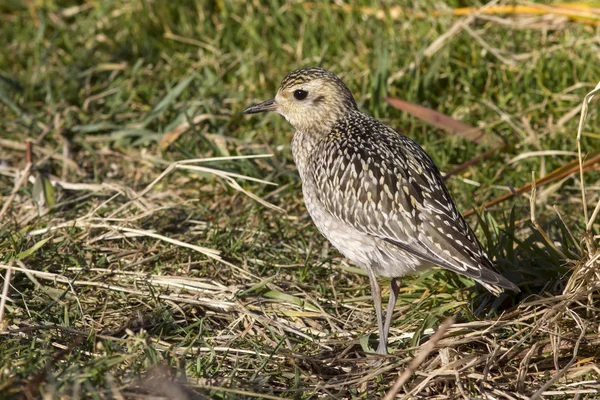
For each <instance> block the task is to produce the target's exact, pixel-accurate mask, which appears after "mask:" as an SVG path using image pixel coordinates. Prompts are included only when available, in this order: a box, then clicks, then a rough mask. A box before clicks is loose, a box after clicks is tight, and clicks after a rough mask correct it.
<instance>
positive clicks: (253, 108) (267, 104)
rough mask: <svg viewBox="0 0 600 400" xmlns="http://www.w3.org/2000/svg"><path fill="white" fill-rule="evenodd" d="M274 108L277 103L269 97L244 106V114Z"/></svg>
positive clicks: (273, 109)
mask: <svg viewBox="0 0 600 400" xmlns="http://www.w3.org/2000/svg"><path fill="white" fill-rule="evenodd" d="M276 109H277V103H275V99H271V100H267V101H263V102H262V103H258V104H255V105H253V106H250V107H248V108H246V109H245V110H244V114H256V113H260V112H265V111H275V110H276Z"/></svg>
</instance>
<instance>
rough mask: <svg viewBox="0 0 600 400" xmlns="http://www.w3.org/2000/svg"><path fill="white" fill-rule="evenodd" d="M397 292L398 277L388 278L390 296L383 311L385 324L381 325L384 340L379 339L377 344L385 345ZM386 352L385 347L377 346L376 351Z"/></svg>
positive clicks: (398, 287)
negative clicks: (384, 311)
mask: <svg viewBox="0 0 600 400" xmlns="http://www.w3.org/2000/svg"><path fill="white" fill-rule="evenodd" d="M398 292H400V278H392V279H390V298H389V300H388V307H387V311H386V313H385V324H384V325H383V336H384V337H385V342H384V341H381V342H380V343H379V346H382V344H383V343H385V344H386V345H387V338H388V334H389V332H390V325H391V324H392V314H394V307H396V300H397V299H398ZM382 351H383V353H382ZM386 352H387V348H383V349H380V348H379V347H378V348H377V353H379V354H386Z"/></svg>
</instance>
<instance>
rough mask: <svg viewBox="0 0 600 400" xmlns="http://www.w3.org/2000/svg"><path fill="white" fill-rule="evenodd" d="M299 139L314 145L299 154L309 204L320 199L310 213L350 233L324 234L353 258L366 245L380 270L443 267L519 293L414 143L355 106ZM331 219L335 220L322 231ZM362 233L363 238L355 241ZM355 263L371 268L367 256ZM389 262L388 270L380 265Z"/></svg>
mask: <svg viewBox="0 0 600 400" xmlns="http://www.w3.org/2000/svg"><path fill="white" fill-rule="evenodd" d="M294 142H295V146H294V147H295V148H297V149H306V148H308V149H310V150H309V151H306V153H305V154H303V155H302V157H297V154H295V158H296V162H297V163H298V164H299V168H300V169H301V176H302V177H303V184H304V185H308V186H307V187H306V188H305V191H304V193H305V198H306V200H307V204H308V203H310V202H313V203H318V204H312V206H311V204H309V211H311V210H312V211H313V212H311V215H312V216H313V219H315V222H316V223H317V225H318V226H319V225H321V226H319V228H320V229H321V230H322V231H324V230H325V229H329V230H331V229H334V230H335V229H340V228H345V229H346V230H347V232H346V234H345V235H342V236H340V237H339V238H337V237H332V236H331V235H332V234H335V232H333V233H332V232H323V233H324V234H325V235H326V236H327V237H328V238H329V239H330V240H331V241H332V242H333V243H334V245H336V247H338V248H339V249H340V250H341V251H342V253H344V254H346V255H348V256H349V258H351V259H352V255H353V254H355V253H356V251H358V249H352V248H349V247H357V246H361V245H363V243H364V247H365V249H366V250H365V251H364V252H363V253H364V254H362V253H361V254H362V256H364V257H371V258H372V260H371V261H372V263H373V264H377V263H378V264H379V265H376V266H374V268H379V271H378V272H379V273H380V274H382V275H387V276H398V275H404V274H405V273H408V272H411V271H413V270H415V271H416V270H419V269H421V268H427V267H430V266H432V265H439V266H442V267H445V268H448V269H450V270H453V271H456V272H458V273H461V274H463V275H466V276H469V277H471V278H473V279H475V280H477V281H479V282H480V283H482V284H483V285H484V286H485V287H486V288H488V290H490V291H492V292H493V293H496V294H497V293H499V292H501V291H502V289H501V288H509V289H512V290H517V291H518V289H517V288H516V286H515V285H513V284H512V283H511V282H510V281H508V280H506V279H505V278H503V277H502V276H500V275H498V274H497V273H496V272H494V266H493V264H492V263H491V261H490V260H489V259H488V257H487V255H486V254H485V251H484V250H483V248H482V247H481V244H480V243H479V241H478V240H477V238H476V237H475V235H474V234H473V232H472V231H471V229H470V228H469V226H468V224H467V223H466V221H465V220H464V219H463V217H462V216H461V214H460V213H459V212H458V209H457V208H456V205H455V204H454V202H453V201H452V198H451V197H450V195H449V193H448V190H447V189H446V187H445V185H444V183H443V180H442V177H441V175H440V173H439V171H438V169H437V168H436V167H435V165H434V163H433V161H432V160H431V158H430V157H429V156H428V155H427V153H425V151H424V150H423V149H422V148H421V147H420V146H419V145H418V144H417V143H416V142H414V141H413V140H411V139H409V138H407V137H406V136H404V135H401V134H400V133H398V132H396V131H394V130H392V129H391V128H389V127H387V126H386V125H384V124H382V123H381V122H379V121H378V120H376V119H374V118H372V117H370V116H367V115H365V114H362V113H361V112H359V111H358V110H356V111H353V112H350V113H348V114H347V116H346V117H345V118H342V119H340V120H339V121H338V122H337V123H336V124H335V125H334V126H333V128H332V129H331V131H330V132H329V133H328V134H326V135H311V134H310V133H309V132H304V133H303V132H297V133H296V136H295V138H294ZM302 142H310V143H302ZM299 158H302V160H299ZM301 164H302V165H301ZM306 189H307V190H306ZM307 191H308V193H307ZM307 196H308V197H307ZM315 210H317V211H315ZM315 213H319V214H320V215H318V216H315V215H313V214H315ZM328 218H329V219H330V221H325V219H328ZM317 219H321V220H323V221H324V222H323V221H322V222H321V224H319V221H317ZM325 222H326V223H327V224H329V225H327V227H326V228H325V229H323V227H322V226H323V224H324V223H325ZM361 235H362V236H361ZM357 236H360V238H358V239H360V240H358V241H352V240H350V239H351V238H356V237H357ZM403 260H405V261H403ZM353 261H356V262H359V264H362V266H364V267H368V266H367V265H364V264H365V262H364V260H356V259H355V260H353ZM402 262H407V263H408V264H407V265H406V266H405V268H400V269H397V268H396V269H395V266H394V265H393V264H394V263H402ZM385 263H389V264H390V265H389V268H386V266H385V265H381V264H385ZM386 271H388V272H389V273H386ZM394 271H396V272H394Z"/></svg>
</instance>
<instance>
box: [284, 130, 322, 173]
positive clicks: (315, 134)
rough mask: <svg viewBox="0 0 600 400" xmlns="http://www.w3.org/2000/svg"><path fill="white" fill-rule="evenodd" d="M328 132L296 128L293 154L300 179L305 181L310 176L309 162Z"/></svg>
mask: <svg viewBox="0 0 600 400" xmlns="http://www.w3.org/2000/svg"><path fill="white" fill-rule="evenodd" d="M325 136H326V133H323V132H319V131H318V130H300V129H299V130H296V132H295V133H294V138H293V139H292V155H293V156H294V162H295V163H296V167H297V168H298V172H299V173H300V179H301V180H302V181H304V179H305V178H307V177H308V174H307V171H308V164H309V161H310V158H311V156H312V154H313V153H314V151H315V149H316V146H317V144H318V143H319V141H320V140H323V138H325Z"/></svg>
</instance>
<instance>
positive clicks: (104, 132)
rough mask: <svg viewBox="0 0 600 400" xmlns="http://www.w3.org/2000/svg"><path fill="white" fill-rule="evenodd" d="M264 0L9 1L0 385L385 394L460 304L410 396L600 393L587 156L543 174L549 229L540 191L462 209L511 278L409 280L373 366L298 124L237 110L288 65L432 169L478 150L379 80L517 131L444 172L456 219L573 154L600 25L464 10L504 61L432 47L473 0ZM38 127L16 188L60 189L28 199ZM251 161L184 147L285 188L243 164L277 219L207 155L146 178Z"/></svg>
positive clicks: (267, 93) (594, 197) (125, 393)
mask: <svg viewBox="0 0 600 400" xmlns="http://www.w3.org/2000/svg"><path fill="white" fill-rule="evenodd" d="M265 3H266V2H258V1H252V2H243V1H217V2H204V1H200V0H197V1H191V0H190V1H183V2H166V1H160V0H159V1H119V0H111V1H105V2H81V3H80V2H74V1H52V0H48V1H44V2H28V3H27V2H17V1H10V0H9V1H8V2H3V3H2V4H1V5H0V37H2V38H3V44H4V47H3V51H2V52H0V209H1V207H2V206H4V205H5V204H7V205H9V208H8V209H7V211H6V213H5V214H4V215H3V216H1V217H0V270H1V272H0V274H1V275H2V276H3V277H4V279H3V280H1V282H2V285H0V287H2V286H3V285H4V282H5V280H6V277H7V271H8V269H9V266H10V269H11V276H10V286H9V287H8V300H7V302H6V305H5V308H4V316H3V319H2V322H0V398H15V397H16V396H18V395H20V394H21V393H26V394H25V396H28V395H29V396H30V397H31V398H40V397H44V396H46V398H59V397H61V398H99V399H100V398H134V397H135V398H139V397H144V396H164V397H165V398H176V399H183V398H223V399H233V398H279V397H294V398H299V399H308V398H323V397H329V398H340V399H341V398H375V397H381V396H383V395H384V394H385V393H386V391H387V390H389V388H390V387H391V386H392V385H393V383H394V381H395V380H396V378H397V376H398V374H399V373H401V372H402V371H404V370H405V369H406V367H407V365H408V364H409V362H410V360H411V359H412V358H413V357H414V356H415V354H416V353H418V346H419V345H421V344H423V343H427V340H428V338H429V337H430V335H431V329H432V328H433V329H435V328H436V327H437V326H438V325H440V324H441V323H442V322H443V321H444V320H445V319H446V318H447V317H449V316H457V320H456V324H455V325H454V326H453V327H452V328H451V329H450V330H449V331H448V332H447V336H446V337H445V338H444V339H442V341H440V342H439V343H438V349H440V350H439V351H438V350H435V351H434V352H433V353H431V355H430V356H429V357H428V358H427V359H426V361H425V362H424V363H423V364H422V365H421V366H420V367H419V369H418V372H417V373H416V374H414V375H413V376H412V377H411V379H410V380H409V382H408V383H407V384H406V386H405V387H404V388H403V389H402V390H401V391H400V393H409V392H410V393H412V396H415V397H416V398H425V397H426V396H430V398H470V397H477V396H479V397H480V398H484V397H483V396H486V395H488V396H495V398H527V397H528V396H532V395H533V394H534V393H535V392H536V391H538V390H541V389H543V391H545V392H546V393H545V396H548V397H547V398H550V396H552V398H573V396H574V395H575V394H574V392H572V391H580V396H581V397H579V398H595V396H597V393H596V392H593V391H594V390H600V389H598V387H599V386H598V380H600V377H599V376H598V372H597V367H596V366H597V362H598V359H599V357H600V354H598V350H597V348H598V335H597V330H596V328H595V327H597V318H598V316H599V315H598V313H597V311H596V310H597V308H598V305H599V304H600V298H599V296H598V285H599V282H600V280H598V278H597V277H596V275H597V273H596V272H595V270H596V269H597V268H598V260H597V259H594V257H597V256H598V250H597V246H598V236H597V235H598V229H597V224H596V225H595V226H594V229H595V230H593V231H592V232H591V235H592V237H590V238H588V241H587V242H586V241H585V240H584V239H585V229H584V226H585V221H584V217H583V212H582V200H581V193H580V184H581V182H580V178H579V175H578V174H574V175H571V176H569V177H568V178H567V179H564V180H561V181H559V182H558V183H554V184H550V185H546V186H544V187H538V190H537V203H536V207H535V214H536V219H537V223H538V224H539V227H540V229H537V228H536V227H535V225H534V224H533V223H532V221H531V220H530V204H529V195H530V193H529V192H527V193H526V194H524V195H521V196H517V197H515V198H513V199H511V200H508V201H505V202H502V203H500V204H499V205H497V206H495V207H492V208H490V209H488V210H485V211H481V212H480V213H479V215H478V217H477V216H473V217H470V218H469V223H470V224H471V226H472V227H473V228H476V231H477V234H478V235H479V237H480V238H481V239H482V243H484V245H485V246H486V248H487V249H488V251H489V253H490V255H491V256H493V257H494V258H495V259H496V262H497V264H498V266H499V268H500V269H501V270H502V272H503V274H504V275H505V276H506V277H507V278H509V279H511V280H512V281H514V282H517V283H519V286H520V287H521V289H522V293H521V294H520V295H518V296H513V295H508V296H504V297H501V298H499V299H497V300H496V299H495V298H493V297H492V296H491V295H489V294H487V293H485V292H484V291H483V290H480V289H477V290H469V288H471V287H473V282H472V281H471V280H469V279H466V278H463V277H460V276H457V275H456V274H453V273H451V272H447V271H443V270H432V271H428V272H426V273H424V274H423V275H421V276H417V277H408V278H406V279H405V280H404V282H403V287H402V289H401V298H400V299H399V301H398V304H397V308H396V315H395V318H394V322H393V327H392V332H391V336H392V343H391V349H392V354H394V357H390V358H389V359H386V360H385V361H384V362H383V363H382V364H377V365H376V364H374V363H373V360H374V359H375V357H374V356H369V355H368V354H366V353H365V349H368V347H369V346H371V348H372V347H373V345H374V344H375V342H374V340H375V339H376V338H375V337H373V338H371V339H372V341H371V342H369V339H370V336H369V335H370V334H371V333H373V332H375V331H376V323H375V317H374V312H373V309H372V300H371V298H370V290H369V283H368V279H367V278H366V277H365V276H364V274H361V273H357V272H358V271H357V270H356V269H353V268H352V267H353V266H352V265H349V264H348V263H347V261H346V260H344V259H343V258H342V257H341V256H340V255H339V253H337V251H335V250H334V249H332V248H331V247H330V245H329V244H328V243H327V242H326V241H325V240H324V239H323V237H322V236H321V235H320V234H319V233H318V232H317V230H316V228H315V227H314V225H313V223H312V221H311V220H310V218H309V217H308V214H307V213H306V209H305V207H304V204H303V202H302V200H301V186H300V182H299V177H298V175H297V172H296V170H295V166H294V164H293V160H292V157H291V151H290V140H291V137H292V134H293V130H292V128H291V127H290V126H289V125H288V124H287V122H286V121H285V120H284V119H283V118H281V117H279V116H276V115H265V116H260V117H253V118H249V117H247V116H244V115H243V114H242V113H241V111H242V110H243V109H244V108H245V107H246V106H248V105H250V104H253V103H255V102H256V101H258V100H266V99H268V98H271V97H272V96H273V95H274V93H275V92H276V90H277V87H278V85H279V82H280V80H281V79H282V78H283V76H284V75H285V74H286V73H287V72H289V71H291V70H293V69H296V68H299V67H301V66H305V65H321V66H323V67H325V68H328V69H330V70H332V71H333V72H335V73H336V74H337V75H338V76H340V77H341V78H342V79H343V80H344V81H345V82H346V84H347V85H348V86H349V87H350V89H351V90H352V91H353V93H354V94H355V96H356V98H357V101H358V103H359V106H360V108H361V109H362V110H364V111H365V112H368V113H370V114H372V115H375V116H377V117H378V118H380V119H382V120H384V121H385V122H387V123H388V124H390V125H391V126H393V127H395V128H397V129H398V130H400V131H402V132H403V133H405V134H406V135H408V136H410V137H412V138H414V139H415V140H417V141H418V142H419V143H421V144H422V146H423V147H424V148H425V149H426V150H427V151H428V152H429V153H430V154H431V156H432V157H433V159H434V160H435V161H436V163H437V165H438V166H439V168H440V169H441V170H442V171H449V170H451V169H453V168H454V167H456V166H457V165H459V164H462V163H463V162H466V161H468V160H470V159H472V158H474V157H476V156H477V155H479V154H481V153H483V152H484V151H485V150H488V148H487V147H485V146H480V145H477V144H474V143H471V142H468V141H465V140H463V139H460V138H457V137H453V136H451V135H448V134H446V133H444V132H442V131H440V130H439V129H434V128H432V127H431V126H430V125H427V124H425V123H423V122H421V121H419V120H417V119H415V118H413V117H411V116H409V115H407V114H405V113H402V112H400V111H398V110H395V109H393V108H392V107H390V106H388V105H387V103H385V101H384V97H385V96H390V97H397V98H401V99H404V100H407V101H410V102H414V103H417V104H421V105H424V106H427V107H430V108H432V109H435V110H437V111H440V112H442V113H445V114H448V115H450V116H452V117H454V118H456V119H460V120H462V121H464V122H466V123H468V124H471V125H473V126H476V127H480V128H482V129H484V130H486V131H487V132H495V133H497V134H499V135H500V136H501V137H502V138H503V139H504V140H505V141H506V143H507V144H509V145H510V146H508V147H507V149H505V150H504V151H502V152H496V153H494V154H493V155H492V156H491V157H489V158H487V159H485V160H484V161H481V162H478V163H476V164H475V165H473V166H471V167H469V168H467V169H466V170H464V171H462V172H461V173H460V174H458V175H456V176H453V177H451V178H450V179H448V180H447V184H448V187H449V190H450V192H451V193H452V195H453V197H454V199H455V201H456V203H457V204H458V205H459V208H460V209H461V210H465V211H466V210H468V209H471V208H473V207H478V206H479V205H481V204H484V203H485V202H487V201H490V200H493V199H495V198H497V197H499V196H500V195H503V194H505V193H507V192H510V191H511V190H514V189H513V188H518V187H521V186H523V185H525V184H527V183H529V182H531V177H532V171H534V172H535V177H536V178H540V177H541V176H543V175H545V174H547V173H549V172H551V171H552V170H554V169H556V168H559V167H561V166H563V165H565V164H566V163H568V162H570V161H573V160H576V157H575V156H573V155H552V154H551V155H546V156H539V155H535V154H534V155H530V156H529V157H525V158H522V159H520V160H517V161H516V162H514V163H509V161H510V160H511V159H513V158H514V157H516V156H518V155H523V154H525V155H527V154H528V153H530V152H536V151H542V150H545V151H571V152H576V151H577V142H576V133H577V126H578V125H577V124H578V121H579V115H578V114H569V112H571V111H572V110H573V109H575V108H576V107H580V105H581V103H582V101H583V97H584V96H585V95H586V94H587V93H588V92H590V91H591V90H592V89H593V88H594V86H595V85H596V84H597V82H598V81H599V80H600V59H599V58H598V54H600V39H598V38H599V37H600V28H598V27H594V26H591V25H585V24H583V23H580V22H570V21H567V20H565V19H562V18H553V17H551V16H542V17H530V16H527V17H525V18H523V17H514V16H503V15H499V16H495V17H494V19H491V18H489V17H479V18H476V19H475V21H474V22H473V23H471V24H470V25H469V27H470V28H471V29H472V30H473V31H474V32H475V33H476V34H477V35H479V36H480V37H481V38H483V39H484V40H485V42H486V43H487V45H488V46H490V47H491V48H492V49H496V50H497V51H498V52H499V54H500V55H501V56H502V58H503V59H504V60H502V59H500V58H499V57H497V56H496V55H495V54H494V53H493V52H491V51H489V49H485V48H484V47H482V45H481V44H480V43H479V42H478V41H477V40H475V39H474V38H473V36H472V35H470V34H469V33H468V32H467V31H466V30H464V29H463V30H460V29H459V30H458V31H456V32H455V33H454V34H452V35H449V36H448V37H447V39H446V41H445V42H444V43H443V45H442V46H441V47H439V48H438V49H437V50H436V51H434V52H431V54H430V52H429V51H426V50H427V49H428V48H430V46H431V45H432V43H434V41H435V40H436V39H437V38H439V37H440V36H441V35H444V34H445V33H446V32H448V31H449V30H450V29H451V27H452V26H453V24H455V23H456V22H457V21H459V18H458V17H452V16H450V15H445V16H439V17H436V16H433V14H434V13H433V12H434V11H435V10H438V9H440V8H442V7H448V8H454V7H459V6H464V4H463V2H453V1H450V2H447V4H446V5H443V4H442V3H431V2H424V1H414V2H406V4H403V9H404V10H406V11H407V14H406V15H404V16H403V17H401V18H399V19H394V18H392V17H391V16H390V15H389V14H387V15H386V16H384V18H383V19H378V18H376V17H374V16H367V15H366V14H364V13H363V12H361V11H360V10H350V11H348V10H343V9H339V8H331V7H329V6H328V5H327V4H328V3H325V2H317V4H316V5H315V6H314V7H312V8H309V7H306V6H303V4H302V3H301V2H279V1H275V0H273V1H269V2H268V5H267V4H265ZM362 3H363V5H365V6H368V7H371V8H373V9H380V8H381V5H380V4H379V2H374V1H364V2H362ZM434 4H435V7H434ZM469 5H473V4H469ZM599 7H600V6H599ZM421 15H422V17H421ZM506 60H508V62H507V61H506ZM597 104H598V102H597V101H596V102H592V104H591V106H590V110H589V115H588V122H587V124H586V126H585V128H584V131H583V137H582V141H581V145H582V149H583V151H584V153H588V152H590V151H591V150H594V149H597V148H599V147H600V128H599V127H600V120H599V117H598V107H597ZM569 115H571V116H570V117H565V116H569ZM194 121H196V122H195V123H194ZM186 123H190V126H189V128H187V129H183V128H182V130H181V131H180V132H179V133H181V134H180V136H178V137H177V138H176V140H173V141H172V142H171V143H170V144H168V146H161V145H160V144H161V143H163V144H164V143H165V142H161V140H163V137H164V135H165V134H167V133H172V132H174V131H175V129H176V128H177V127H181V126H182V125H183V124H186ZM27 141H30V142H31V143H33V160H32V161H33V164H32V167H31V171H30V174H31V175H30V176H31V180H33V178H35V179H36V180H37V181H38V182H39V183H38V185H40V184H42V186H43V184H44V182H45V184H46V187H47V188H48V187H49V186H51V185H50V182H57V181H58V182H59V184H58V185H57V186H56V187H55V188H54V191H53V193H51V192H48V193H47V195H46V198H45V202H46V204H42V205H39V206H38V205H37V203H36V201H39V199H41V198H43V197H44V196H43V195H40V194H39V192H40V190H39V187H38V188H34V185H33V184H32V183H31V182H30V183H23V184H22V185H21V186H20V187H18V190H16V192H15V195H14V197H11V192H12V191H13V188H14V187H15V184H16V182H17V181H18V180H19V179H18V177H19V176H21V175H22V174H21V171H23V170H24V168H25V166H26V163H27V155H26V154H27V152H26V146H25V143H26V142H27ZM263 154H271V155H272V157H268V158H249V159H233V158H225V159H223V160H213V161H206V162H202V163H198V164H195V165H199V166H202V167H207V168H212V169H213V170H218V171H221V172H219V173H222V172H227V173H234V174H239V175H243V176H245V177H249V178H255V179H258V180H264V181H269V182H273V183H275V184H276V185H277V186H274V185H268V184H266V183H264V182H260V181H256V180H248V179H241V178H235V182H237V183H238V184H239V185H240V188H241V189H243V190H246V191H248V192H250V193H252V194H254V195H256V196H258V197H259V198H261V199H264V200H265V201H267V202H269V203H271V204H273V205H275V206H277V207H279V208H281V209H283V210H285V211H284V212H281V211H277V210H275V209H272V208H269V207H267V206H265V205H264V204H261V203H260V202H258V201H257V200H255V199H252V198H250V197H249V196H248V195H246V194H245V193H243V192H242V191H240V190H238V189H236V188H234V187H232V184H231V182H230V183H228V181H227V180H226V179H225V178H222V177H219V176H217V174H216V173H215V171H207V170H203V171H193V170H187V169H174V170H173V171H171V173H170V174H168V175H166V176H165V177H163V178H162V179H160V180H159V181H158V182H156V184H155V185H154V186H152V187H151V188H150V190H148V191H147V192H143V191H144V189H145V188H147V187H148V185H150V184H151V183H152V182H153V181H154V180H155V179H156V178H157V177H159V175H160V174H161V173H162V171H164V170H165V169H166V168H167V167H168V166H169V165H170V164H171V163H173V162H175V161H181V160H186V159H194V158H201V159H206V158H212V157H234V156H241V155H247V156H252V155H254V156H258V155H263ZM599 185H600V173H599V172H598V168H597V166H596V167H595V169H593V170H591V171H589V172H586V174H585V187H586V189H587V203H588V209H589V213H590V214H591V212H592V211H593V210H594V207H595V206H596V204H597V203H598V200H599V197H600V190H599V188H600V186H599ZM140 194H143V196H141V195H140ZM53 202H55V204H52V203H53ZM554 207H556V211H555V209H554ZM557 211H558V213H557ZM561 218H562V221H561ZM563 221H564V222H563ZM540 230H541V231H542V232H544V234H546V235H547V236H548V237H549V238H550V240H551V241H552V243H553V244H554V247H553V246H552V245H549V244H548V241H546V240H545V239H544V238H543V236H542V233H540ZM571 234H572V236H573V237H571ZM593 235H596V236H593ZM42 241H45V242H42ZM186 244H187V245H188V246H187V247H186ZM193 246H196V247H193ZM556 248H558V251H557V250H556ZM586 262H587V263H588V265H587V266H586V265H585V263H586ZM573 271H575V272H573ZM374 336H375V335H374ZM576 343H578V347H577V352H575V351H574V347H575V344H576ZM573 360H575V361H573ZM594 368H595V369H594ZM558 371H562V372H560V376H559V378H558V379H556V380H554V381H551V379H552V377H554V376H557V373H558ZM547 382H548V383H549V386H548V387H546V388H543V385H544V384H545V383H547ZM586 382H587V383H586ZM590 382H592V383H590ZM568 385H570V386H568ZM563 390H571V392H560V391H563ZM586 390H587V391H586ZM550 391H555V392H556V393H555V394H549V393H548V392H550ZM27 393H29V394H27ZM509 395H510V396H513V397H507V396H509ZM119 396H122V397H119ZM136 396H137V397H136ZM435 396H438V397H435ZM444 396H446V397H444ZM519 396H520V397H519ZM586 396H587V397H586Z"/></svg>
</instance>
